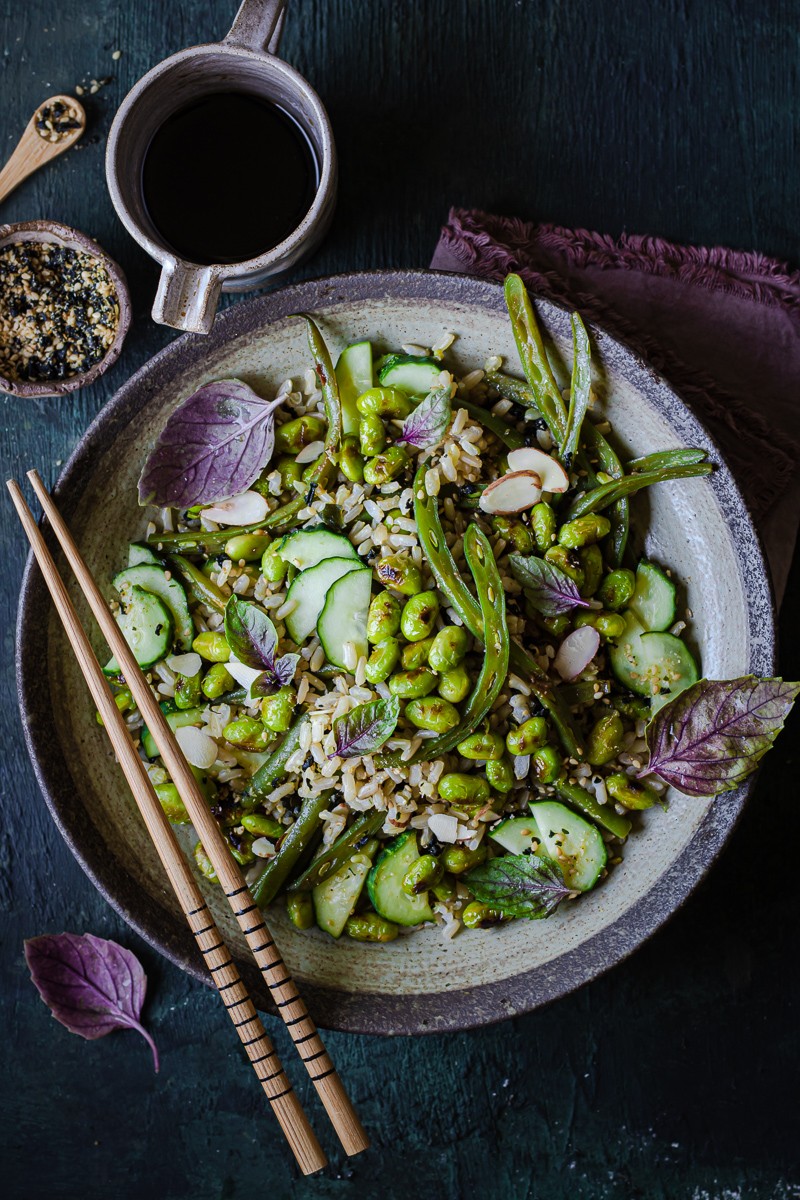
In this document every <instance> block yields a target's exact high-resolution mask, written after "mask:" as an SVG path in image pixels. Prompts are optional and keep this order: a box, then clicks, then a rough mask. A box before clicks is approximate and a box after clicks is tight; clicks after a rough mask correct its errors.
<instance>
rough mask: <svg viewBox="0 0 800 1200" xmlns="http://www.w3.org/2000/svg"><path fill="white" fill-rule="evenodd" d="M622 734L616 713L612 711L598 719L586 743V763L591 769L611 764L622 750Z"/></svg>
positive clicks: (618, 716) (620, 722)
mask: <svg viewBox="0 0 800 1200" xmlns="http://www.w3.org/2000/svg"><path fill="white" fill-rule="evenodd" d="M624 733H625V730H624V728H623V726H622V719H621V717H620V715H619V713H618V712H615V711H613V710H612V711H611V712H610V713H607V714H606V715H605V716H604V717H600V719H599V720H598V721H595V723H594V725H593V726H592V728H591V730H590V732H589V737H588V739H587V741H586V761H587V762H588V763H591V765H592V766H593V767H602V766H603V765H604V764H605V763H608V762H611V760H612V758H616V756H617V755H618V754H619V752H620V750H621V749H622V738H623V735H624Z"/></svg>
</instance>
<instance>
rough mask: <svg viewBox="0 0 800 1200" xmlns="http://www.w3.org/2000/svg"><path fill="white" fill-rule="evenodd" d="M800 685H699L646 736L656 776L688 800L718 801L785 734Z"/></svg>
mask: <svg viewBox="0 0 800 1200" xmlns="http://www.w3.org/2000/svg"><path fill="white" fill-rule="evenodd" d="M798 692H800V683H785V682H784V681H783V680H782V679H759V678H757V677H756V676H755V675H745V676H743V677H742V678H740V679H724V680H714V679H701V680H700V681H699V683H695V684H692V686H691V687H688V688H686V689H685V690H684V691H682V692H679V693H678V695H677V696H676V697H675V698H674V699H673V700H670V701H669V703H667V704H664V705H663V706H662V707H661V708H660V709H659V710H658V712H657V713H656V715H655V716H654V717H653V720H652V721H651V722H650V724H649V725H648V726H647V729H646V730H645V738H646V740H647V747H648V749H649V751H650V760H649V762H648V763H647V766H646V767H644V769H643V770H642V771H640V772H639V774H640V776H642V775H649V774H655V775H658V776H659V777H660V778H661V779H663V780H664V782H665V783H669V784H671V785H672V786H673V787H676V788H677V789H678V790H679V791H681V792H685V793H686V795H687V796H703V797H705V796H717V795H719V794H720V793H721V792H729V791H732V790H733V789H734V788H736V787H738V786H739V784H740V783H741V782H742V780H743V779H746V778H747V776H748V775H750V774H752V772H753V771H755V769H756V767H757V766H758V764H759V762H760V761H761V759H762V758H763V757H764V755H765V754H766V753H767V751H768V750H769V749H770V748H771V747H772V744H773V742H774V741H775V738H776V737H777V736H778V734H779V733H780V731H781V730H782V729H783V723H784V721H785V720H786V717H787V716H788V714H789V711H790V710H791V707H792V705H793V703H794V701H795V699H796V697H797V694H798Z"/></svg>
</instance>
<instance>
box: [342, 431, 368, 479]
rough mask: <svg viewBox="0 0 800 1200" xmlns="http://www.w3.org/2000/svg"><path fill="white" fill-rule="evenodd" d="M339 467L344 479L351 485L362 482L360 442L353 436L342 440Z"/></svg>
mask: <svg viewBox="0 0 800 1200" xmlns="http://www.w3.org/2000/svg"><path fill="white" fill-rule="evenodd" d="M339 466H340V468H341V471H342V474H343V475H344V477H345V479H349V480H350V482H351V483H363V482H364V459H363V458H362V456H361V450H360V442H359V440H358V438H357V437H356V436H355V434H352V433H351V434H348V435H347V437H346V438H343V439H342V449H341V452H340V454H339Z"/></svg>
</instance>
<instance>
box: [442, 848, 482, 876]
mask: <svg viewBox="0 0 800 1200" xmlns="http://www.w3.org/2000/svg"><path fill="white" fill-rule="evenodd" d="M485 858H486V847H485V846H484V844H483V842H481V844H480V845H479V846H478V849H477V850H468V849H467V847H466V846H445V848H444V850H443V851H442V853H441V854H440V855H439V862H440V863H441V864H442V866H443V867H444V869H445V871H449V872H450V874H451V875H463V874H464V872H465V871H471V870H472V868H473V867H478V866H480V864H481V863H482V862H483V861H484V859H485Z"/></svg>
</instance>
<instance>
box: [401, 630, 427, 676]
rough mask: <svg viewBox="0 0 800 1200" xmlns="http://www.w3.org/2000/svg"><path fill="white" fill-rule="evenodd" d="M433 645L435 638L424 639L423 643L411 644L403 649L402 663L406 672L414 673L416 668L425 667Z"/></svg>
mask: <svg viewBox="0 0 800 1200" xmlns="http://www.w3.org/2000/svg"><path fill="white" fill-rule="evenodd" d="M432 645H433V638H423V639H422V641H421V642H409V643H408V645H407V646H404V647H403V653H402V654H401V655H400V662H401V663H402V665H403V670H404V671H413V670H414V669H415V668H416V667H424V666H425V664H426V663H427V661H428V653H429V651H430V648H431V646H432Z"/></svg>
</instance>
